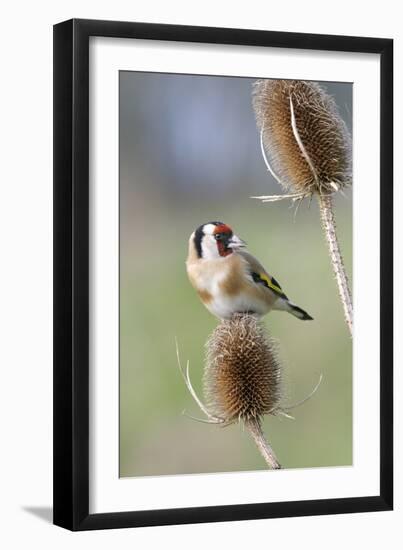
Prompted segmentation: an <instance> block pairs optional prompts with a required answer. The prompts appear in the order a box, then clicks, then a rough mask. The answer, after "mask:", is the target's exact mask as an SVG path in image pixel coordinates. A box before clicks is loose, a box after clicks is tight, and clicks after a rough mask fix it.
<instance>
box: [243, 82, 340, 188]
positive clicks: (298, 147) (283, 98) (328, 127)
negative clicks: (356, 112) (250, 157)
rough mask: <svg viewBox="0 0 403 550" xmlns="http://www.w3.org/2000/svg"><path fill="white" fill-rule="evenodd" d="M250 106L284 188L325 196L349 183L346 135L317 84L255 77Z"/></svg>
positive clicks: (333, 106)
mask: <svg viewBox="0 0 403 550" xmlns="http://www.w3.org/2000/svg"><path fill="white" fill-rule="evenodd" d="M253 107H254V110H255V115H256V121H257V125H258V128H259V129H260V131H261V136H262V142H263V145H264V149H265V152H266V155H267V161H268V164H269V166H270V167H271V168H272V171H273V175H274V176H275V177H276V179H278V181H279V182H280V183H281V184H282V185H283V186H284V188H286V189H287V190H288V189H293V190H294V191H296V192H297V193H302V194H303V195H311V194H313V193H318V194H321V195H325V194H331V193H333V192H334V191H337V190H339V189H341V188H343V187H345V186H346V185H349V184H351V137H350V134H349V132H348V129H347V126H346V124H345V122H344V121H343V119H342V118H341V116H340V114H339V112H338V108H337V105H336V103H335V101H334V99H333V98H332V97H331V96H330V95H329V94H328V93H327V92H326V91H325V90H324V89H323V88H322V87H321V86H320V85H319V84H317V83H315V82H309V81H304V80H258V81H257V82H256V83H255V84H254V89H253Z"/></svg>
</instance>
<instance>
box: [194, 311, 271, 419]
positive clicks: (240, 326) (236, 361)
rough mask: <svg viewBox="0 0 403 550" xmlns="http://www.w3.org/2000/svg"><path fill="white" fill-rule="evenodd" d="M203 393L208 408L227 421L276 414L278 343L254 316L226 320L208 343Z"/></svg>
mask: <svg viewBox="0 0 403 550" xmlns="http://www.w3.org/2000/svg"><path fill="white" fill-rule="evenodd" d="M206 348H207V356H206V365H205V371H204V394H205V400H206V404H207V408H208V410H209V411H210V412H211V413H212V414H213V415H214V416H216V417H219V418H221V419H223V420H224V421H225V423H226V424H228V423H231V422H237V421H239V420H243V421H250V420H253V419H256V420H259V419H260V418H261V417H262V416H264V415H266V414H276V411H277V410H278V409H279V405H280V399H281V369H280V363H279V361H278V358H277V353H276V349H275V345H274V343H273V341H272V339H271V338H270V337H269V336H268V334H267V332H266V330H265V329H264V327H263V326H262V324H261V323H260V322H259V321H258V320H257V319H256V318H255V317H253V316H252V315H244V314H237V315H234V316H233V317H232V318H231V319H230V320H223V321H221V322H220V324H219V325H218V326H217V327H216V329H215V330H214V332H213V333H212V335H211V336H210V338H209V340H208V341H207V343H206Z"/></svg>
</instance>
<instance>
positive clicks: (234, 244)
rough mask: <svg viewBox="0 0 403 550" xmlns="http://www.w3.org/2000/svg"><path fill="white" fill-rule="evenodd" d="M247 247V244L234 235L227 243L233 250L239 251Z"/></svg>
mask: <svg viewBox="0 0 403 550" xmlns="http://www.w3.org/2000/svg"><path fill="white" fill-rule="evenodd" d="M245 246H246V242H245V241H243V240H242V239H240V238H239V237H237V235H232V237H231V238H230V239H229V241H228V243H227V247H228V248H232V250H237V249H238V248H244V247H245Z"/></svg>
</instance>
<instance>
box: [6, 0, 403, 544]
mask: <svg viewBox="0 0 403 550" xmlns="http://www.w3.org/2000/svg"><path fill="white" fill-rule="evenodd" d="M398 5H399V3H398V2H396V1H393V0H384V1H383V2H381V3H377V4H376V5H374V6H371V5H370V3H369V2H365V1H364V0H359V1H358V0H356V1H355V2H352V1H351V0H349V1H346V0H338V2H337V3H336V2H334V3H330V2H323V0H322V1H320V0H316V1H313V0H306V1H305V2H301V1H298V0H289V1H288V2H278V3H274V2H271V3H270V2H269V1H268V0H266V1H265V2H259V1H257V0H248V1H247V2H242V3H239V5H237V6H235V5H234V0H232V1H228V0H225V1H221V2H218V1H217V0H203V1H202V2H191V1H190V2H189V1H186V2H181V1H179V0H169V1H165V2H164V0H158V1H157V0H148V1H147V2H146V1H143V2H133V1H127V2H125V1H120V0H114V1H104V0H98V1H97V2H90V1H89V0H70V1H69V2H67V1H66V0H61V1H59V2H50V1H45V0H37V1H35V2H28V1H23V2H18V1H15V2H13V3H11V2H8V3H7V4H5V5H3V9H2V28H1V32H0V39H1V41H2V47H1V53H2V55H1V65H0V67H1V81H2V83H1V87H0V94H1V102H0V105H1V107H0V108H1V116H0V128H1V136H2V153H3V154H2V160H1V162H0V170H1V176H0V182H1V195H0V209H1V211H0V235H1V248H0V250H1V259H2V262H1V267H0V279H1V285H0V312H1V315H0V322H1V329H2V330H1V334H2V338H1V345H0V354H1V362H0V365H1V372H2V377H1V384H0V408H1V414H0V422H1V425H0V434H1V439H0V441H1V452H0V478H1V484H0V517H1V520H2V521H1V523H2V528H1V530H0V541H2V542H3V543H4V540H6V539H7V543H6V545H3V547H5V548H23V547H33V548H35V547H39V546H40V547H41V548H44V549H47V548H58V549H60V550H61V549H63V548H69V547H70V546H71V545H72V544H74V545H75V547H76V548H86V547H87V545H88V544H94V545H97V546H96V547H97V548H109V547H110V546H111V544H113V545H114V546H115V547H116V548H121V547H122V548H123V547H128V545H129V544H130V545H135V547H136V548H143V547H144V548H145V547H153V546H156V547H157V546H158V545H164V547H166V548H174V547H175V548H177V549H181V548H187V549H192V550H193V549H195V548H207V547H208V548H213V549H216V548H220V545H230V546H231V547H232V548H244V547H245V546H246V547H251V546H252V547H253V545H254V544H256V545H258V544H259V545H262V546H263V547H265V548H266V547H267V548H269V547H271V548H273V547H276V546H277V547H279V548H280V547H282V548H298V549H299V548H301V549H303V548H310V549H315V548H324V547H325V548H329V549H332V548H340V547H341V548H343V547H344V548H354V546H355V545H359V546H360V547H363V546H364V547H365V548H366V549H371V548H379V547H380V546H383V545H384V544H385V543H386V546H397V545H395V544H393V542H392V541H393V539H394V538H396V539H400V540H401V538H402V536H401V523H402V521H403V512H402V497H401V490H400V489H401V485H402V483H401V482H402V477H401V473H400V468H399V465H400V464H401V462H402V459H403V453H402V437H401V432H402V430H401V420H402V406H401V404H402V400H401V398H400V395H398V397H399V401H398V403H397V407H396V413H397V414H396V422H395V425H396V429H395V433H396V436H397V435H398V434H399V432H400V437H399V439H398V440H397V444H396V451H397V453H396V466H397V468H396V470H397V471H396V511H395V512H392V513H379V514H360V515H352V516H334V517H326V516H325V517H316V518H298V519H280V520H270V521H254V522H241V523H229V524H214V525H198V526H194V525H190V526H180V527H163V528H162V527H160V528H154V529H151V528H146V529H138V530H123V531H109V532H98V533H78V534H72V533H69V532H67V531H63V530H61V529H58V528H56V527H53V526H51V525H50V523H49V522H46V521H44V520H43V519H42V520H41V519H39V518H38V513H39V515H42V516H43V515H45V516H49V515H50V512H49V510H48V508H49V507H50V505H51V452H52V446H51V424H52V420H51V419H52V411H51V368H52V348H51V338H52V336H51V284H52V278H51V261H52V251H51V246H52V241H51V231H52V218H51V216H52V212H51V207H52V180H51V178H52V164H51V163H52V126H51V115H52V96H51V94H52V65H51V62H52V24H54V23H56V22H59V21H62V20H64V19H69V18H71V17H82V18H92V19H118V20H127V21H133V20H137V21H149V22H159V23H182V24H195V25H209V26H226V27H241V28H256V29H258V28H262V29H270V30H282V31H301V32H314V33H315V32H316V33H329V34H351V35H366V36H381V37H392V38H395V55H396V62H395V67H396V68H400V70H399V71H397V74H396V88H395V97H396V98H399V97H400V98H401V97H403V85H402V84H403V83H402V72H401V66H402V61H403V55H402V54H403V51H402V49H403V48H402V38H403V31H402V28H401V16H400V18H399V15H400V14H399V13H398ZM399 19H400V20H399ZM396 121H397V123H396V128H397V132H396V138H397V142H396V148H395V149H396V151H401V150H402V145H403V143H402V131H401V128H400V127H399V122H400V123H401V122H402V107H401V102H397V105H396ZM396 156H397V155H396ZM399 156H400V155H399ZM399 160H400V159H398V162H397V164H398V166H397V167H396V177H395V181H399V180H402V175H403V174H402V168H401V163H399ZM399 175H400V178H399ZM396 203H398V204H400V205H401V206H402V207H403V203H402V192H401V191H400V189H399V187H397V189H396ZM396 212H397V210H396ZM400 218H401V219H402V216H400ZM396 225H397V227H396V230H397V234H398V233H401V231H402V221H400V222H398V223H397V224H396ZM399 226H400V227H399ZM399 229H400V231H399ZM397 240H398V239H397ZM399 243H400V239H399ZM400 248H401V246H400ZM395 249H396V251H397V246H396V248H395ZM402 275H403V273H402V271H401V269H400V270H399V271H398V272H397V273H396V280H398V279H400V280H401V279H402ZM397 290H398V289H396V292H397ZM398 298H399V302H398V301H397V302H396V303H397V304H399V303H400V305H402V304H401V292H400V296H399V297H398ZM396 310H399V307H398V305H397V306H396ZM400 310H401V308H400ZM397 317H398V319H397V321H399V324H398V325H397V326H396V334H399V333H400V331H401V328H402V327H401V323H400V321H401V315H400V314H399V315H398V316H397ZM396 340H397V338H396ZM397 347H399V348H400V349H399V350H398V351H400V355H399V358H400V359H401V357H402V354H401V351H402V347H401V344H398V345H397ZM396 367H397V368H396V382H395V387H396V389H397V388H399V387H401V382H402V375H401V369H400V368H399V367H400V365H398V360H397V359H396ZM395 393H396V395H397V394H398V393H399V392H398V391H396V392H395ZM399 428H400V430H399ZM27 508H36V509H37V510H36V514H32V512H29V511H27V510H26V509H27ZM38 508H39V510H38ZM3 539H4V540H3Z"/></svg>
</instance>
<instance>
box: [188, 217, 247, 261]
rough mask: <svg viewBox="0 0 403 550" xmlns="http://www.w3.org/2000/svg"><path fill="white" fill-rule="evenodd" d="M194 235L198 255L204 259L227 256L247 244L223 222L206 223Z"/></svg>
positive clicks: (194, 244)
mask: <svg viewBox="0 0 403 550" xmlns="http://www.w3.org/2000/svg"><path fill="white" fill-rule="evenodd" d="M192 237H193V246H194V248H195V250H196V253H197V256H198V257H199V258H202V259H204V260H215V259H218V258H225V257H226V256H229V255H230V254H232V253H233V251H234V250H236V249H238V248H242V247H243V246H245V244H246V243H244V241H243V240H242V239H240V238H239V237H237V236H236V235H234V233H233V231H232V229H231V227H230V226H229V225H227V224H225V223H222V222H209V223H205V224H203V225H201V226H200V227H198V228H197V229H196V230H195V231H194V233H192Z"/></svg>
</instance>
